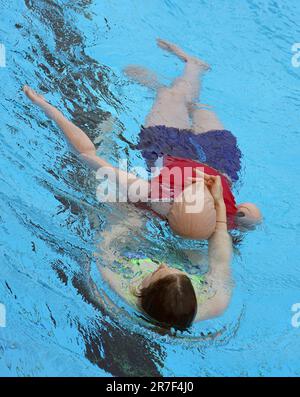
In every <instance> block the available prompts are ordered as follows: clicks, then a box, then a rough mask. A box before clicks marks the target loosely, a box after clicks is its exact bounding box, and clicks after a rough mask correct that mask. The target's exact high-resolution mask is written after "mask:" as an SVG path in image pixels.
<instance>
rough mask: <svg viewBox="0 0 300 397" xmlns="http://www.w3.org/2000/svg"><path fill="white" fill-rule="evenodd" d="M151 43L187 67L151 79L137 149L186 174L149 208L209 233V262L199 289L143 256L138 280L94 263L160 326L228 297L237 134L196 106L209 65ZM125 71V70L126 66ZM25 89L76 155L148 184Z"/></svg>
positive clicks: (202, 313) (213, 310)
mask: <svg viewBox="0 0 300 397" xmlns="http://www.w3.org/2000/svg"><path fill="white" fill-rule="evenodd" d="M158 44H159V46H160V47H161V48H163V49H165V50H168V51H171V52H172V53H174V54H175V55H177V56H178V57H179V58H181V59H182V60H183V61H184V62H185V63H186V67H185V72H184V75H183V76H182V77H180V78H178V79H177V80H176V81H175V82H174V84H173V85H172V87H170V88H169V87H160V86H159V84H158V83H157V81H156V82H155V89H156V90H157V98H156V101H155V103H154V105H153V108H152V109H151V111H150V113H149V115H148V117H147V120H146V123H145V129H144V130H142V131H141V139H140V143H139V149H140V150H141V151H142V153H143V154H144V157H145V159H146V161H147V162H148V166H149V165H150V166H151V162H155V160H157V159H158V158H160V157H162V161H163V166H164V167H163V168H162V171H161V172H162V173H163V172H164V171H163V170H166V168H168V167H169V168H172V167H171V165H172V163H173V165H175V168H179V169H181V170H183V171H184V170H185V169H186V168H190V169H192V175H190V176H191V178H190V179H189V181H188V183H187V184H185V183H184V185H183V186H181V188H182V189H181V192H180V193H179V194H178V195H177V197H172V200H171V202H167V203H166V202H163V203H162V202H160V201H161V200H159V199H160V197H159V195H158V197H156V199H155V200H154V202H153V203H150V208H152V210H154V211H155V212H156V213H158V214H159V215H160V216H163V217H165V219H166V220H169V224H170V226H171V228H172V226H173V230H174V231H175V232H176V233H177V234H179V235H182V236H184V237H187V238H196V239H201V238H207V239H208V246H209V249H208V258H209V259H208V261H209V270H208V272H207V274H206V275H205V277H204V279H202V278H201V280H202V281H203V284H202V283H201V288H200V290H199V288H198V287H199V286H197V285H196V284H195V280H194V279H193V277H192V276H191V275H189V274H187V273H185V272H184V271H183V270H179V269H174V268H171V267H169V266H167V265H166V264H160V265H153V264H149V263H148V264H147V266H148V268H147V271H145V268H144V267H141V268H143V271H142V277H141V280H140V281H139V283H138V284H136V283H135V281H133V282H128V280H127V281H126V279H125V278H124V277H122V276H120V274H117V273H115V272H112V271H111V270H109V269H108V268H105V267H102V268H101V271H102V274H103V275H104V277H105V278H106V280H107V281H108V282H109V283H110V285H111V286H112V287H113V288H114V289H115V290H116V291H117V292H118V293H119V294H120V295H121V296H123V297H124V299H126V300H128V301H129V302H131V303H132V304H133V305H135V306H136V307H139V308H140V309H141V310H142V311H144V312H145V313H146V314H147V315H148V316H150V317H151V318H152V319H154V320H156V321H158V322H159V323H160V324H162V326H164V327H166V328H168V327H175V328H176V327H177V328H179V329H186V328H187V327H189V326H190V325H191V323H192V322H193V321H194V320H204V319H207V318H211V317H215V316H217V315H219V314H221V313H222V312H223V311H224V310H225V308H226V307H227V306H228V304H229V301H230V296H231V290H232V282H231V276H230V261H231V255H232V242H231V237H230V235H229V234H228V228H232V227H237V226H238V220H239V212H240V211H239V207H238V206H236V204H235V200H234V197H233V195H232V193H231V184H232V183H233V182H234V181H236V180H237V178H238V171H239V169H240V151H239V149H238V148H237V145H236V139H235V138H234V136H233V135H232V134H231V133H230V132H229V131H227V130H225V129H224V127H223V125H222V124H221V122H220V121H219V119H218V118H217V116H216V115H215V114H214V113H213V112H212V111H210V110H207V109H203V108H201V109H199V108H198V107H197V106H195V99H196V98H197V97H198V96H199V86H200V76H201V75H202V73H203V72H204V71H206V70H207V69H208V66H207V65H206V64H205V63H204V62H202V61H200V60H198V59H196V58H193V57H191V56H188V55H187V54H185V53H184V52H183V51H182V50H181V49H180V48H178V47H176V46H175V45H173V44H170V43H168V42H166V41H163V40H159V41H158ZM132 70H133V69H131V72H132ZM135 70H136V69H135ZM127 73H128V74H130V68H129V69H127ZM24 92H25V93H26V95H27V96H28V97H29V98H30V99H31V101H32V102H33V103H35V104H37V105H38V106H39V107H40V108H41V109H42V110H43V111H44V112H45V113H46V114H47V115H48V116H49V117H50V118H51V119H52V120H53V121H55V122H56V124H57V125H58V126H59V127H60V128H61V129H62V131H63V132H64V134H65V136H66V137H67V138H68V140H69V142H70V143H71V144H72V146H73V148H75V150H76V151H77V152H78V154H79V156H80V158H81V159H82V160H83V161H85V162H86V163H87V164H89V165H90V166H91V168H92V169H94V170H98V169H99V168H103V167H105V168H107V169H109V170H111V171H113V172H114V173H115V174H116V175H117V179H118V182H119V184H120V185H122V184H123V183H124V184H125V182H126V186H129V187H130V186H132V185H133V184H135V183H137V182H138V183H140V184H141V185H145V186H147V189H148V187H149V182H148V181H144V180H141V179H140V178H138V177H137V176H136V175H134V174H131V173H127V172H125V171H122V170H121V169H116V168H115V167H113V166H112V165H111V164H109V163H108V162H107V161H105V160H104V159H102V158H100V157H99V156H97V153H96V148H95V146H94V144H93V143H92V142H91V140H90V139H89V138H88V136H87V135H86V134H85V133H84V132H83V131H82V130H81V129H80V128H78V127H76V126H75V125H74V124H73V123H72V122H70V121H69V120H67V119H66V118H65V117H64V116H63V115H62V113H61V112H60V111H58V110H57V109H56V108H54V107H53V106H52V105H50V104H49V103H48V102H47V101H46V100H45V99H44V98H43V97H42V96H41V95H38V94H37V93H36V92H34V91H33V90H32V89H30V88H29V87H24ZM191 119H192V124H191V123H190V120H191ZM201 135H202V136H201ZM175 141H176V142H175ZM175 143H176V144H175ZM195 167H196V168H195ZM198 168H201V169H202V172H199V169H198ZM195 169H196V170H195ZM194 171H195V172H194ZM180 184H181V182H180ZM158 185H159V184H158ZM160 186H162V185H160ZM173 187H174V185H173V186H172V183H171V180H170V181H169V183H168V186H167V188H168V189H169V191H170V190H172V188H173ZM197 189H198V190H197ZM194 191H195V192H196V196H198V195H202V196H201V198H202V201H201V208H200V209H199V211H196V212H195V213H192V214H189V212H188V211H187V209H188V203H189V200H188V199H189V198H190V196H191V195H192V193H193V192H194ZM178 197H179V199H178ZM166 204H167V205H166ZM242 208H243V211H242V212H241V213H242V218H243V220H244V226H245V227H247V226H248V225H249V224H250V223H256V222H258V221H260V217H261V216H260V213H259V210H258V209H257V208H256V207H255V206H254V205H253V204H252V205H250V206H249V205H248V204H247V203H246V204H244V205H243V207H242ZM255 211H256V212H255ZM227 222H228V223H227ZM111 237H113V234H112V235H111ZM153 266H155V267H153ZM151 267H152V268H151ZM149 269H151V272H150V271H149ZM134 284H135V286H134ZM204 284H205V285H206V286H207V287H208V290H210V291H213V293H212V294H210V293H209V294H207V292H204V290H203V289H202V287H203V285H204ZM133 286H134V288H133ZM134 290H135V291H134ZM128 294H129V295H128Z"/></svg>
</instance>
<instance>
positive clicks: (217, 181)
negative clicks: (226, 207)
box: [196, 169, 223, 203]
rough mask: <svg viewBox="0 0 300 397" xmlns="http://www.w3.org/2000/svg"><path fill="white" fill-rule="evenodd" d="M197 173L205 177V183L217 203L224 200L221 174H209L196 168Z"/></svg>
mask: <svg viewBox="0 0 300 397" xmlns="http://www.w3.org/2000/svg"><path fill="white" fill-rule="evenodd" d="M196 174H197V176H199V177H203V178H204V183H205V185H206V186H207V188H208V190H209V191H210V194H211V195H212V197H213V199H214V201H215V203H219V202H222V201H223V187H222V181H221V177H220V176H219V175H217V176H215V175H208V174H205V173H204V172H201V171H200V170H198V169H196Z"/></svg>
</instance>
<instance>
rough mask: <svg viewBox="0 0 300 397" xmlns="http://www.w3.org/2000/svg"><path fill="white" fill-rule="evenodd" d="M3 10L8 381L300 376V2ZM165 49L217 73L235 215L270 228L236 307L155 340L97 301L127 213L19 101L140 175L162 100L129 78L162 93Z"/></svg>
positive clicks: (172, 72)
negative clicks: (126, 72) (298, 55)
mask: <svg viewBox="0 0 300 397" xmlns="http://www.w3.org/2000/svg"><path fill="white" fill-rule="evenodd" d="M0 7H1V16H0V21H1V24H0V43H2V44H4V45H5V47H6V67H1V68H0V84H1V91H2V95H1V98H0V106H1V110H0V112H1V119H0V126H1V128H0V134H1V143H2V144H1V147H0V150H1V157H0V164H1V167H0V178H1V189H0V199H1V207H0V208H1V210H0V211H1V212H0V228H1V229H0V230H1V232H0V238H1V243H0V253H1V278H0V303H1V304H2V306H1V307H3V305H5V309H6V327H1V328H0V375H2V376H14V375H17V376H43V375H44V376H51V375H52V376H74V375H77V376H85V375H89V376H110V375H118V376H120V375H164V376H168V375H169V376H173V375H176V376H216V375H219V376H229V375H235V376H253V375H257V376H281V375H286V376H296V375H298V376H299V375H300V372H299V366H298V357H299V354H300V348H299V344H298V343H297V342H298V340H299V336H300V328H297V327H296V326H295V322H292V318H293V316H294V313H293V312H292V310H291V307H292V305H293V304H294V303H297V302H300V288H299V287H300V276H299V270H298V266H299V264H298V256H299V255H298V254H299V248H298V246H299V217H298V214H299V200H298V198H299V194H300V189H299V184H298V183H297V180H296V178H297V176H298V175H299V172H300V166H299V160H298V150H299V149H298V148H299V133H300V127H299V120H298V118H299V117H298V114H299V113H298V112H297V111H298V108H299V89H298V86H297V84H298V82H299V77H300V68H297V67H294V66H293V65H292V62H291V58H292V55H293V54H292V51H291V47H292V45H293V44H294V43H295V42H299V41H300V28H299V25H298V24H297V15H298V14H299V12H300V5H299V2H297V1H296V0H293V1H289V2H288V4H287V3H286V2H284V1H274V0H272V1H271V0H265V1H250V0H248V1H244V2H240V1H222V2H221V1H217V0H215V1H209V0H207V1H202V0H199V1H190V2H188V4H186V2H185V1H183V0H174V1H172V0H152V1H151V2H147V5H146V3H145V2H142V1H138V0H126V1H122V2H119V1H116V0H112V1H109V2H108V1H104V0H102V1H100V0H94V1H92V0H90V1H89V0H85V1H82V0H81V1H80V0H78V1H63V0H61V1H58V0H53V1H49V0H48V1H47V0H25V1H21V0H14V1H13V2H10V3H9V4H7V2H5V1H3V0H0ZM156 37H163V38H166V39H169V40H171V41H174V42H176V43H178V44H179V45H181V46H183V47H184V48H185V49H186V50H188V51H190V52H192V53H194V54H195V55H198V56H201V57H203V58H204V59H205V60H206V61H207V62H209V63H210V64H211V65H212V72H210V73H209V74H207V76H206V77H205V80H204V83H203V99H202V102H204V103H209V104H212V105H214V107H215V109H216V111H217V113H218V114H219V115H220V118H221V119H222V120H223V123H224V124H225V126H226V128H228V129H230V130H231V131H233V132H234V133H235V134H236V136H237V137H238V141H239V145H240V148H241V150H242V152H243V166H244V169H243V175H242V181H243V183H242V184H241V185H240V186H239V190H238V198H239V201H245V200H246V199H247V200H249V201H250V200H251V201H253V202H256V203H259V205H260V207H261V209H262V212H263V215H264V224H263V226H262V227H261V228H260V229H258V230H257V231H255V232H253V233H249V234H247V235H246V236H245V238H244V240H243V242H242V243H241V244H240V246H239V247H238V250H237V252H236V254H235V257H234V261H233V264H232V267H233V273H234V280H235V289H234V294H233V299H232V302H231V305H230V307H229V309H228V310H227V311H226V312H225V314H224V315H223V316H222V317H220V318H218V319H215V320H210V321H206V322H204V323H203V324H197V325H195V326H194V327H193V328H192V329H191V333H190V334H186V335H185V334H182V335H178V336H177V337H169V336H160V335H157V334H156V333H155V332H154V331H153V330H152V329H151V328H149V327H147V326H145V324H143V322H142V321H141V320H140V319H139V318H138V317H136V316H135V314H134V313H132V311H131V309H130V308H128V307H126V305H125V304H123V303H122V302H121V301H118V299H117V298H116V297H115V296H112V298H113V299H115V300H116V302H117V304H118V306H119V308H120V310H111V309H110V308H109V307H107V306H106V305H105V304H104V303H103V301H102V298H103V297H104V296H105V294H108V295H109V294H110V293H111V292H110V291H109V289H108V288H107V286H105V285H104V284H103V282H102V281H101V277H100V275H99V271H98V268H97V262H98V263H99V261H100V263H101V261H103V262H105V260H106V258H105V253H102V254H101V255H100V258H99V257H98V258H97V261H96V259H95V255H94V254H95V247H96V246H97V238H98V233H99V231H101V230H105V228H106V227H108V226H109V222H110V220H111V218H112V217H115V218H118V217H122V216H123V214H124V212H123V211H124V210H123V209H118V210H116V209H114V210H112V209H111V208H110V207H109V206H104V205H101V204H99V203H98V202H97V200H96V195H95V180H94V179H93V177H92V176H91V175H90V173H89V171H88V170H87V169H85V168H83V167H82V166H81V165H80V163H79V160H78V159H77V158H76V157H75V155H73V154H71V153H70V152H69V150H68V146H67V144H66V143H65V141H64V140H63V138H62V135H61V133H60V132H59V131H58V129H57V128H56V127H54V125H53V124H52V123H51V122H50V121H48V120H47V119H46V117H45V116H43V114H42V113H41V112H40V111H39V110H38V109H37V108H35V107H33V106H31V104H30V103H29V102H28V101H27V100H26V98H25V97H24V95H23V94H22V92H21V87H22V86H23V85H24V84H25V83H27V84H29V85H32V86H33V87H34V88H37V89H39V90H41V91H42V92H44V93H45V94H46V95H47V98H48V99H49V100H50V101H51V102H52V103H53V104H55V105H58V106H59V107H60V109H61V110H63V111H64V113H65V114H66V115H67V116H69V117H71V118H73V120H74V121H75V123H76V124H78V125H79V126H81V127H83V128H84V129H85V130H86V131H87V132H88V134H89V136H90V137H91V138H92V139H93V140H94V141H95V142H96V143H97V145H99V151H101V153H102V154H103V155H104V156H105V157H106V158H107V159H110V160H111V161H113V162H116V161H117V159H118V157H124V156H125V157H126V158H128V160H130V164H131V165H139V164H142V158H141V156H140V155H139V153H137V152H136V151H134V150H133V148H132V145H131V142H136V139H137V132H138V131H139V128H140V124H141V123H143V121H144V117H145V115H146V113H147V111H148V109H149V107H150V105H151V104H152V101H153V95H152V93H151V92H149V91H148V90H147V89H145V88H143V87H141V86H138V85H136V84H133V83H131V82H129V81H128V80H127V79H126V78H125V77H124V76H123V74H122V68H124V67H125V66H126V65H128V64H141V65H146V66H147V67H149V68H151V69H153V70H155V71H156V72H157V73H159V74H160V76H162V79H163V80H164V81H166V82H168V81H171V79H172V78H174V77H175V76H177V75H178V74H179V73H180V72H181V70H182V64H181V63H180V62H179V61H178V60H177V59H176V58H174V57H172V56H171V55H167V54H165V53H163V52H162V51H161V50H159V49H158V48H157V47H156V44H155V38H156ZM104 130H106V132H103V131H104ZM169 237H170V236H169V235H168V232H167V231H165V230H163V229H161V225H160V223H159V222H154V221H153V222H152V221H151V220H149V222H148V233H147V235H146V236H145V237H144V236H140V235H139V234H138V233H137V235H136V236H134V237H133V241H134V242H136V244H137V246H138V248H139V249H140V250H143V249H144V248H145V249H146V248H147V247H148V249H149V250H150V251H151V252H152V253H153V254H156V255H157V256H158V257H159V256H160V255H162V254H161V252H164V253H166V252H167V253H169V254H170V255H174V256H175V257H176V256H177V255H178V253H177V252H173V251H172V240H171V242H170V240H169ZM177 259H178V258H177ZM95 291H99V294H100V296H98V295H97V293H96V292H95ZM293 324H294V326H293ZM296 325H297V324H296ZM218 331H220V335H219V336H218V337H217V338H213V339H209V338H205V337H203V335H204V336H205V335H207V334H208V333H209V332H211V333H214V332H218Z"/></svg>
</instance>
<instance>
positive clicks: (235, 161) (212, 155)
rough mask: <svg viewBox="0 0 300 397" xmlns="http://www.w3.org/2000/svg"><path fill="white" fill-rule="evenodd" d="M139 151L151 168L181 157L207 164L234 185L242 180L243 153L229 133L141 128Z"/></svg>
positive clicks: (169, 128)
mask: <svg viewBox="0 0 300 397" xmlns="http://www.w3.org/2000/svg"><path fill="white" fill-rule="evenodd" d="M137 149H138V150H140V151H141V152H142V155H143V157H144V158H145V160H146V161H147V165H148V167H149V168H150V167H154V166H155V162H156V160H157V159H158V158H159V157H162V156H163V155H169V156H174V157H182V158H186V159H191V160H195V161H200V162H202V163H205V164H207V165H208V166H210V167H213V168H215V169H216V170H218V171H220V172H223V173H225V174H227V175H228V176H229V177H230V179H231V180H232V182H236V181H237V180H238V178H239V176H238V173H239V171H240V169H241V151H240V149H239V148H238V146H237V141H236V138H235V136H234V135H233V134H232V133H231V132H230V131H227V130H210V131H207V132H204V133H201V134H198V135H197V134H194V133H193V132H192V131H191V130H183V129H179V128H174V127H166V126H164V125H156V126H153V127H146V128H144V127H142V129H141V132H140V135H139V143H138V145H137Z"/></svg>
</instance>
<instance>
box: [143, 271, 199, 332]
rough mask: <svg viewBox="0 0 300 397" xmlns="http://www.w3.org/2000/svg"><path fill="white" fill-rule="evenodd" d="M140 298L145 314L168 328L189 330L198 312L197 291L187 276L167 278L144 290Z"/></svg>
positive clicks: (177, 275)
mask: <svg viewBox="0 0 300 397" xmlns="http://www.w3.org/2000/svg"><path fill="white" fill-rule="evenodd" d="M138 296H139V297H140V299H141V307H142V309H143V310H144V312H145V313H146V314H148V315H149V316H150V317H151V318H152V319H154V320H156V321H158V322H159V323H161V325H162V326H164V327H167V328H169V327H174V328H175V329H179V330H185V329H187V328H188V327H189V326H190V325H191V324H192V322H193V320H194V318H195V315H196V312H197V299H196V294H195V290H194V287H193V285H192V283H191V280H190V279H189V278H188V277H187V276H186V275H185V274H170V275H169V276H165V277H163V278H162V279H160V280H158V281H155V282H153V283H151V284H150V285H149V286H148V287H146V288H143V289H142V290H141V291H140V293H139V294H138Z"/></svg>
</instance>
